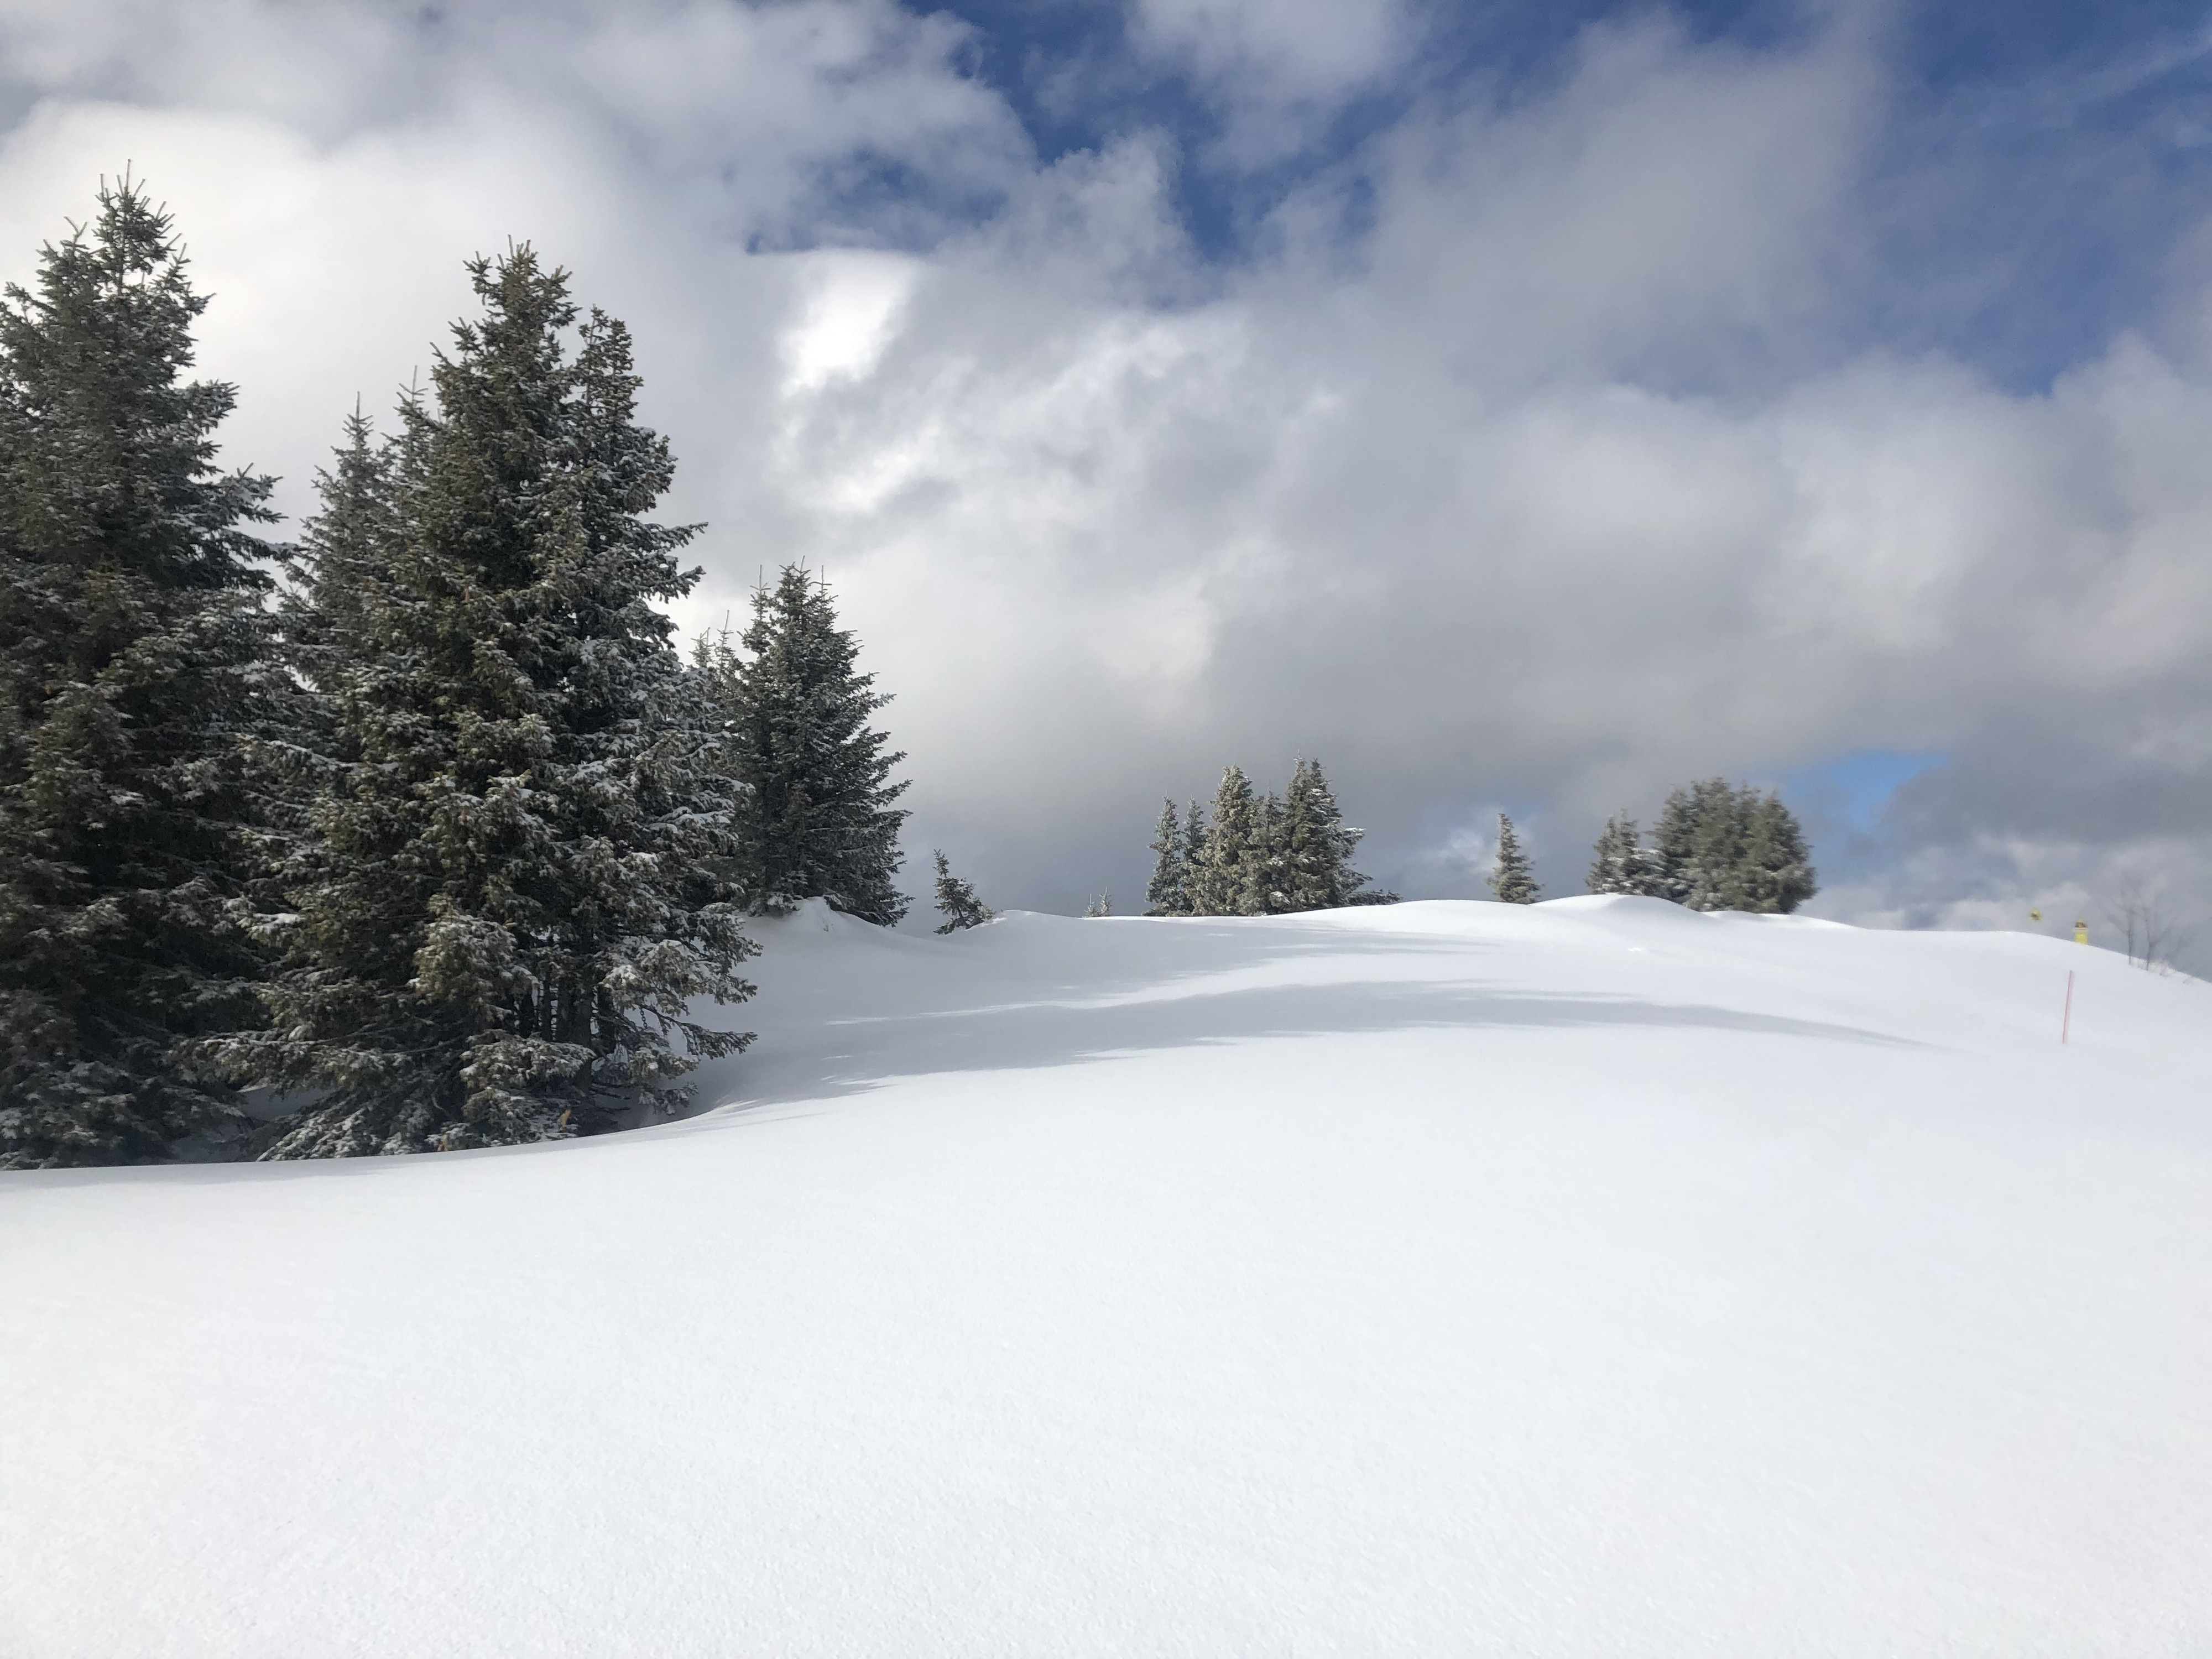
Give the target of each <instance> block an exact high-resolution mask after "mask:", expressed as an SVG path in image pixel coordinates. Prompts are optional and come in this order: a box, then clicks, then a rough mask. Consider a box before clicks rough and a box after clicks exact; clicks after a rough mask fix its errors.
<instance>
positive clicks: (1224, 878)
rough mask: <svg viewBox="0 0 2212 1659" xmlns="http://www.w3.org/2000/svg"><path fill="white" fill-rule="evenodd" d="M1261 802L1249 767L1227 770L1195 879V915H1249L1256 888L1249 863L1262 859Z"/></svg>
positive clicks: (1222, 780) (1214, 802)
mask: <svg viewBox="0 0 2212 1659" xmlns="http://www.w3.org/2000/svg"><path fill="white" fill-rule="evenodd" d="M1259 836H1260V804H1259V802H1258V801H1257V800H1256V799H1255V798H1254V796H1253V793H1252V781H1251V780H1250V779H1249V778H1248V777H1246V776H1245V775H1244V772H1243V768H1241V767H1237V766H1231V767H1226V768H1225V769H1223V771H1222V774H1221V784H1220V787H1218V788H1217V789H1216V790H1215V791H1214V792H1213V812H1212V822H1211V823H1209V825H1208V826H1207V829H1206V847H1205V850H1204V851H1203V852H1202V853H1201V854H1200V857H1199V860H1198V864H1197V866H1196V868H1195V870H1194V874H1193V877H1192V880H1191V888H1192V893H1191V914H1192V915H1200V916H1235V915H1244V914H1245V909H1244V906H1245V902H1246V897H1247V894H1248V892H1249V886H1250V877H1249V872H1248V871H1247V869H1246V867H1245V866H1246V864H1247V862H1248V861H1252V860H1258V859H1259V858H1260V857H1261V848H1260V846H1259Z"/></svg>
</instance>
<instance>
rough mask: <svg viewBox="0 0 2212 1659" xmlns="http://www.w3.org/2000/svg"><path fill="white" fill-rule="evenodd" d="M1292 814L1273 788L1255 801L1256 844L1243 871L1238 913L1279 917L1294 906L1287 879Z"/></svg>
mask: <svg viewBox="0 0 2212 1659" xmlns="http://www.w3.org/2000/svg"><path fill="white" fill-rule="evenodd" d="M1289 834H1290V823H1289V815H1288V813H1287V811H1285V807H1284V805H1283V798H1282V797H1281V796H1280V795H1278V794H1276V793H1274V792H1273V790H1269V791H1268V792H1267V793H1266V794H1264V795H1261V796H1259V797H1257V798H1256V799H1255V800H1254V802H1253V804H1252V843H1251V846H1250V848H1249V849H1248V852H1247V856H1246V857H1245V860H1244V863H1243V880H1242V884H1241V891H1240V894H1239V896H1238V899H1237V915H1243V916H1277V915H1283V914H1284V913H1285V911H1287V910H1289V909H1290V908H1291V898H1290V894H1289V893H1288V892H1287V891H1286V890H1285V887H1284V881H1285V876H1286V874H1287V872H1288V866H1289V863H1290V857H1289V854H1290V844H1289Z"/></svg>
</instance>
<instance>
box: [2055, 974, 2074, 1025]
mask: <svg viewBox="0 0 2212 1659" xmlns="http://www.w3.org/2000/svg"><path fill="white" fill-rule="evenodd" d="M2073 1029H2074V970H2073V969H2071V968H2069V969H2067V970H2066V1012H2065V1015H2064V1017H2063V1018H2061V1019H2060V1020H2059V1022H2058V1040H2059V1041H2060V1042H2065V1041H2066V1034H2067V1033H2068V1032H2069V1031H2070V1030H2073Z"/></svg>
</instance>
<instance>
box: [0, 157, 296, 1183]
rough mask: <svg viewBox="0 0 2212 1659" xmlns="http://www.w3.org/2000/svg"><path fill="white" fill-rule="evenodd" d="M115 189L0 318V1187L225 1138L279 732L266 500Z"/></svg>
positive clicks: (197, 303) (156, 220)
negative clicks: (204, 1051)
mask: <svg viewBox="0 0 2212 1659" xmlns="http://www.w3.org/2000/svg"><path fill="white" fill-rule="evenodd" d="M206 305H207V301H206V299H205V298H204V296H203V295H198V294H196V293H195V292H194V291H193V289H192V286H191V281H190V279H189V277H188V276H187V275H186V270H185V258H184V256H183V254H182V252H180V250H179V246H178V244H177V242H176V240H175V239H174V236H173V232H172V226H171V222H170V219H169V216H168V215H167V213H165V212H163V211H162V210H161V209H159V208H157V207H156V206H155V205H154V204H153V203H152V202H151V201H150V200H149V197H147V195H146V193H145V191H144V189H143V186H141V185H137V184H134V183H132V182H131V181H130V180H129V179H125V180H124V181H123V182H122V183H121V184H119V185H115V186H113V187H112V188H111V187H105V186H103V188H102V189H101V191H100V197H99V211H98V213H97V214H96V215H95V216H94V218H93V220H92V222H90V224H89V225H88V226H85V227H82V228H76V229H75V230H73V232H72V234H70V236H69V238H68V239H67V240H64V242H62V243H61V244H60V245H59V246H47V247H46V248H45V249H44V250H43V251H42V252H40V258H39V266H38V275H37V278H36V281H35V283H34V284H33V289H31V290H30V291H26V290H25V289H21V288H19V287H16V286H14V285H12V284H11V285H10V286H9V288H8V289H7V290H6V298H5V303H4V305H0V1168H45V1167H52V1166H56V1165H64V1164H130V1163H142V1162H147V1161H151V1160H155V1159H159V1158H164V1157H166V1156H167V1153H168V1149H169V1146H170V1144H171V1143H172V1142H173V1141H174V1140H175V1139H178V1138H179V1137H180V1136H182V1135H184V1134H185V1133H188V1132H190V1131H191V1130H192V1129H194V1128H195V1127H202V1126H204V1125H207V1124H210V1123H211V1122H216V1121H225V1120H228V1121H235V1117H234V1112H233V1109H232V1108H231V1106H230V1104H229V1095H230V1091H229V1090H228V1087H227V1086H225V1085H221V1084H217V1083H214V1082H210V1081H207V1080H204V1079H200V1078H198V1077H197V1076H196V1075H194V1074H193V1073H191V1068H190V1067H189V1066H187V1065H186V1064H185V1057H186V1055H187V1054H188V1052H189V1048H190V1045H191V1042H193V1041H194V1040H195V1039H196V1038H197V1037H199V1036H202V1035H204V1034H206V1033H208V1032H210V1031H220V1030H224V1029H226V1028H229V1027H233V1026H236V1025H238V1024H241V1023H244V1022H246V1021H249V1020H251V1019H252V1018H255V1017H256V1015H257V1012H258V1011H257V1006H256V1004H255V1002H254V1000H253V996H252V990H251V984H252V981H253V980H254V979H255V978H256V977H257V976H258V975H259V974H260V973H261V972H262V971H263V969H264V962H265V958H264V955H263V953H262V952H260V951H258V949H257V948H256V947H255V946H254V945H252V942H251V941H250V940H249V939H247V938H246V936H245V935H244V934H243V933H241V932H240V931H239V930H237V929H236V928H234V927H230V926H229V925H228V923H227V921H226V912H227V908H228V905H229V904H230V903H231V902H233V901H234V900H238V899H240V897H242V896H243V895H244V894H245V893H246V889H247V875H246V867H247V866H246V860H245V858H244V854H243V848H242V837H241V833H240V832H241V829H243V828H244V827H245V826H246V825H248V824H249V823H251V822H252V819H253V818H254V817H256V816H257V815H258V807H257V805H256V804H255V801H254V799H253V791H252V787H251V786H250V779H249V776H248V775H247V773H246V769H245V768H244V766H243V764H242V746H243V743H244V741H245V740H246V739H250V738H254V737H256V736H262V735H268V734H269V733H270V732H272V731H273V730H275V729H277V728H279V727H281V726H283V724H284V723H285V721H286V720H288V719H289V715H287V714H285V713H284V712H283V704H284V703H285V702H287V701H288V692H287V687H288V686H289V681H288V680H287V679H286V678H285V677H284V676H283V673H282V671H281V668H280V667H279V666H278V665H277V663H276V657H275V653H274V651H273V649H272V626H273V623H272V618H271V617H270V615H269V613H268V612H267V611H265V610H264V606H263V598H264V594H266V593H267V592H268V591H269V588H270V580H269V579H268V578H267V577H266V576H265V575H264V574H262V573H261V571H260V570H258V569H257V568H255V563H254V562H255V561H257V560H265V559H267V558H269V557H270V556H271V555H272V553H275V552H276V551H277V550H275V549H272V548H271V547H270V546H269V545H268V544H264V543H263V542H260V541H258V540H257V539H256V538H254V537H253V536H252V535H251V534H250V533H248V532H247V531H246V528H245V526H247V525H250V524H252V523H256V522H261V521H266V520H268V519H270V516H271V514H270V513H269V511H268V509H267V508H266V507H265V506H264V502H265V501H266V498H267V496H268V494H269V491H270V485H271V483H272V480H270V479H268V478H265V477H257V476H254V475H251V474H247V473H244V472H225V471H222V470H221V469H220V468H218V467H217V465H216V459H215V458H216V442H215V434H216V428H217V427H218V426H220V425H221V423H222V420H223V418H224V417H225V416H227V415H228V414H229V413H230V411H231V409H232V406H233V404H234V402H235V393H234V389H233V388H232V387H231V386H228V385H225V384H223V383H222V382H219V381H212V380H189V381H188V380H185V379H184V378H183V376H184V374H185V371H186V370H187V369H188V368H190V367H191V362H192V354H193V348H192V327H193V324H194V322H195V320H196V319H197V318H198V317H199V316H200V314H201V313H202V311H203V310H204V308H205V307H206Z"/></svg>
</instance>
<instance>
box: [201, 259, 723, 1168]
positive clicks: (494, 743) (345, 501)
mask: <svg viewBox="0 0 2212 1659" xmlns="http://www.w3.org/2000/svg"><path fill="white" fill-rule="evenodd" d="M469 274H470V276H471V281H472V283H474V286H475V289H476V292H477V296H478V298H479V300H480V301H482V304H483V315H482V317H481V319H478V320H477V321H474V322H464V323H460V324H457V325H455V327H454V330H453V344H452V347H451V349H450V351H446V352H440V353H438V354H437V356H436V362H435V368H434V369H433V371H432V375H431V386H430V392H429V395H428V398H424V399H421V400H410V402H409V403H408V404H403V405H402V408H401V411H400V415H401V420H402V422H403V428H404V429H403V433H402V435H401V437H400V438H399V440H398V441H397V443H396V444H395V445H394V446H393V447H392V448H391V449H389V450H387V451H381V452H380V451H378V450H376V449H375V448H374V447H372V446H370V445H369V444H368V436H367V434H366V433H365V432H364V431H363V430H362V429H361V428H359V427H357V426H356V427H354V428H349V437H348V445H347V447H346V448H345V449H344V450H343V451H341V453H340V462H339V465H338V467H337V469H336V470H335V471H332V472H330V473H327V474H325V477H324V481H323V489H324V495H323V512H322V514H321V515H320V527H319V531H318V534H317V537H316V543H315V546H314V548H313V568H311V570H310V572H309V576H308V581H307V593H308V595H309V596H310V603H311V605H331V606H334V607H336V606H340V605H342V606H343V611H342V612H339V611H332V612H331V613H326V614H323V615H322V616H320V617H319V619H317V620H316V621H314V622H313V624H312V625H311V626H309V627H307V629H305V630H304V636H305V637H310V638H313V639H314V640H317V641H319V645H318V646H317V651H318V652H319V653H320V654H319V655H313V654H311V656H310V658H309V660H308V663H307V667H308V668H309V669H310V671H312V672H313V676H314V678H315V679H316V681H317V683H318V684H319V689H320V690H321V691H322V692H323V693H324V695H325V696H327V698H328V699H329V702H330V712H329V716H328V718H329V722H330V726H331V732H332V740H331V750H332V752H331V754H330V755H329V756H328V757H326V759H325V766H324V781H323V784H322V787H320V789H319V793H318V795H317V798H316V799H315V801H314V803H313V809H312V811H311V813H310V815H309V826H308V829H307V833H305V834H303V835H302V836H300V837H298V838H297V840H296V841H295V844H294V845H293V846H292V847H291V848H290V849H289V853H288V854H287V856H286V859H285V862H284V865H283V872H282V875H283V884H284V887H285V890H286V893H287V896H288V899H289V908H288V909H287V910H286V911H285V912H283V913H281V914H278V915H271V916H269V917H268V918H266V920H265V922H264V927H265V929H266V931H267V933H269V934H270V937H272V938H274V939H276V940H278V941H279V942H281V944H282V945H283V948H284V951H285V966H284V969H283V971H282V973H281V974H280V975H278V976H277V977H276V980H275V981H274V982H273V984H271V985H270V987H269V988H268V990H267V992H266V993H265V994H266V996H267V999H268V1000H269V1003H270V1012H271V1013H272V1015H273V1016H274V1018H273V1029H272V1030H265V1031H246V1032H241V1033H240V1034H238V1035H237V1036H234V1037H232V1038H230V1039H229V1040H228V1041H227V1042H223V1043H222V1044H221V1045H220V1046H219V1048H217V1049H216V1055H217V1057H218V1058H219V1059H220V1060H222V1063H223V1064H224V1065H225V1066H228V1069H229V1070H230V1071H231V1072H232V1073H233V1074H234V1075H236V1076H238V1077H240V1078H242V1079H250V1080H252V1081H255V1082H259V1083H265V1084H273V1085H278V1086H280V1087H282V1088H284V1089H287V1090H299V1091H313V1093H314V1098H313V1103H311V1104H310V1105H308V1106H307V1108H306V1109H304V1110H303V1111H302V1112H301V1114H300V1115H299V1116H298V1118H297V1119H296V1120H295V1122H294V1123H293V1125H292V1126H291V1127H290V1130H289V1133H287V1134H286V1135H285V1136H284V1138H283V1139H282V1140H281V1141H279V1142H278V1143H277V1145H276V1146H275V1147H274V1148H273V1149H272V1151H271V1152H270V1154H269V1155H270V1156H274V1157H335V1156H348V1155H356V1154H362V1153H371V1152H417V1151H422V1150H424V1149H427V1148H432V1147H441V1146H444V1147H459V1146H487V1145H495V1144H501V1143H511V1142H516V1141H526V1140H538V1139H551V1138H558V1137H562V1136H566V1135H569V1134H574V1133H579V1132H580V1131H584V1130H588V1129H591V1128H593V1127H599V1126H600V1125H602V1124H604V1123H605V1121H607V1115H608V1113H609V1111H610V1109H613V1108H615V1107H617V1106H619V1105H621V1104H623V1103H626V1102H629V1101H631V1100H635V1099H640V1098H642V1099H644V1100H646V1101H647V1102H649V1103H653V1104H654V1105H658V1106H667V1105H671V1104H672V1103H674V1102H675V1101H676V1100H677V1099H678V1098H680V1097H681V1094H682V1092H683V1090H682V1085H681V1084H680V1081H679V1079H681V1078H682V1076H683V1074H684V1073H686V1072H687V1071H689V1070H690V1069H691V1067H692V1066H694V1065H696V1062H697V1061H698V1060H699V1059H701V1058H702V1057H710V1056H714V1055H720V1054H731V1053H734V1052H735V1051H736V1050H738V1048H741V1047H743V1046H744V1043H745V1042H746V1041H747V1040H748V1038H747V1037H746V1036H745V1035H744V1034H741V1033H738V1032H735V1031H731V1030H724V1029H721V1028H720V1027H716V1026H710V1025H707V1024H702V1023H701V1022H699V1021H698V1020H696V1019H695V1018H693V1016H692V1014H691V1012H690V1009H691V1005H692V1004H693V1002H694V1000H696V999H702V998H703V999H711V1000H714V1001H716V1002H718V1003H730V1002H735V1001H738V1000H742V999H743V998H744V997H746V996H747V995H749V994H750V991H751V987H750V986H749V985H747V984H746V983H745V982H744V981H743V980H742V979H740V978H739V977H738V965H739V964H740V963H742V962H743V960H744V958H745V957H747V956H749V955H750V954H751V953H752V951H753V949H754V947H753V945H751V943H750V941H749V940H748V939H746V938H745V937H744V934H743V933H742V931H741V922H742V917H743V911H742V907H741V905H740V904H739V903H738V902H737V901H738V895H737V893H736V892H735V890H733V889H732V888H731V887H729V886H728V884H726V883H724V882H721V881H720V880H718V879H717V878H716V877H715V876H714V873H713V866H714V863H715V861H716V860H718V859H726V858H727V857H729V856H730V855H731V854H733V853H734V851H735V849H736V832H735V812H736V806H737V796H738V789H737V787H736V786H735V784H734V783H732V781H730V780H729V776H728V768H727V766H726V763H724V762H723V758H722V757H721V756H720V753H719V752H718V750H719V746H720V738H719V737H718V736H717V735H716V734H715V733H714V731H713V730H712V722H711V720H709V717H708V710H707V709H706V708H705V707H704V706H703V703H702V702H701V700H700V698H699V696H698V695H697V692H696V686H695V683H694V682H693V681H692V680H691V679H690V678H689V677H687V676H686V675H685V674H684V671H683V666H682V664H681V661H680V659H678V656H677V655H676V653H675V651H674V649H673V647H671V643H670V635H671V631H672V627H673V624H672V623H671V622H670V620H669V618H668V617H667V616H666V615H665V613H664V612H662V611H660V610H659V609H658V608H656V606H655V605H654V604H653V601H654V600H656V599H671V598H674V597H676V596H678V595H679V594H681V593H683V592H686V591H687V590H688V589H689V588H690V586H691V583H692V582H693V580H696V574H697V573H696V572H690V573H686V572H684V570H682V569H681V568H680V567H679V565H678V558H677V555H678V551H679V550H681V549H682V547H683V546H684V544H685V543H686V542H688V541H689V540H690V538H691V537H692V535H693V534H694V532H693V530H692V529H690V528H686V527H677V526H665V525H660V524H656V523H653V522H652V521H651V520H648V519H647V517H646V516H645V515H646V514H647V513H650V512H651V511H652V510H653V507H654V505H655V504H656V502H657V501H659V497H660V496H661V495H662V494H663V493H664V492H665V490H666V489H667V488H668V485H669V483H670V480H671V477H672V476H673V471H674V463H673V462H672V461H671V459H670V456H669V453H668V447H667V444H666V442H665V440H663V439H661V438H659V437H657V436H656V435H653V433H651V432H650V431H647V429H646V428H642V427H641V426H639V425H638V424H636V422H635V420H634V418H633V410H634V408H635V398H636V392H637V386H638V380H637V376H636V374H635V373H634V371H633V369H632V367H631V352H630V344H629V334H628V332H627V331H626V330H625V329H624V328H623V325H621V324H620V323H618V322H617V321H615V320H614V319H611V318H608V317H606V316H605V315H604V314H603V313H599V312H598V311H596V310H594V311H592V312H591V313H589V314H588V315H585V316H582V317H580V316H579V312H578V307H577V306H576V305H575V303H574V301H572V300H571V299H570V298H569V296H568V278H567V276H566V274H565V273H563V272H562V271H560V270H548V269H546V268H545V267H544V266H543V265H542V264H540V263H539V262H538V258H537V257H536V255H535V254H534V253H533V252H532V250H531V249H530V248H529V247H527V246H523V247H520V248H517V249H514V250H513V251H512V252H509V253H508V254H507V256H506V257H505V258H501V259H499V260H496V261H491V260H484V259H477V260H474V261H471V264H470V265H469ZM364 503H370V504H373V505H374V510H371V506H370V505H364Z"/></svg>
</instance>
